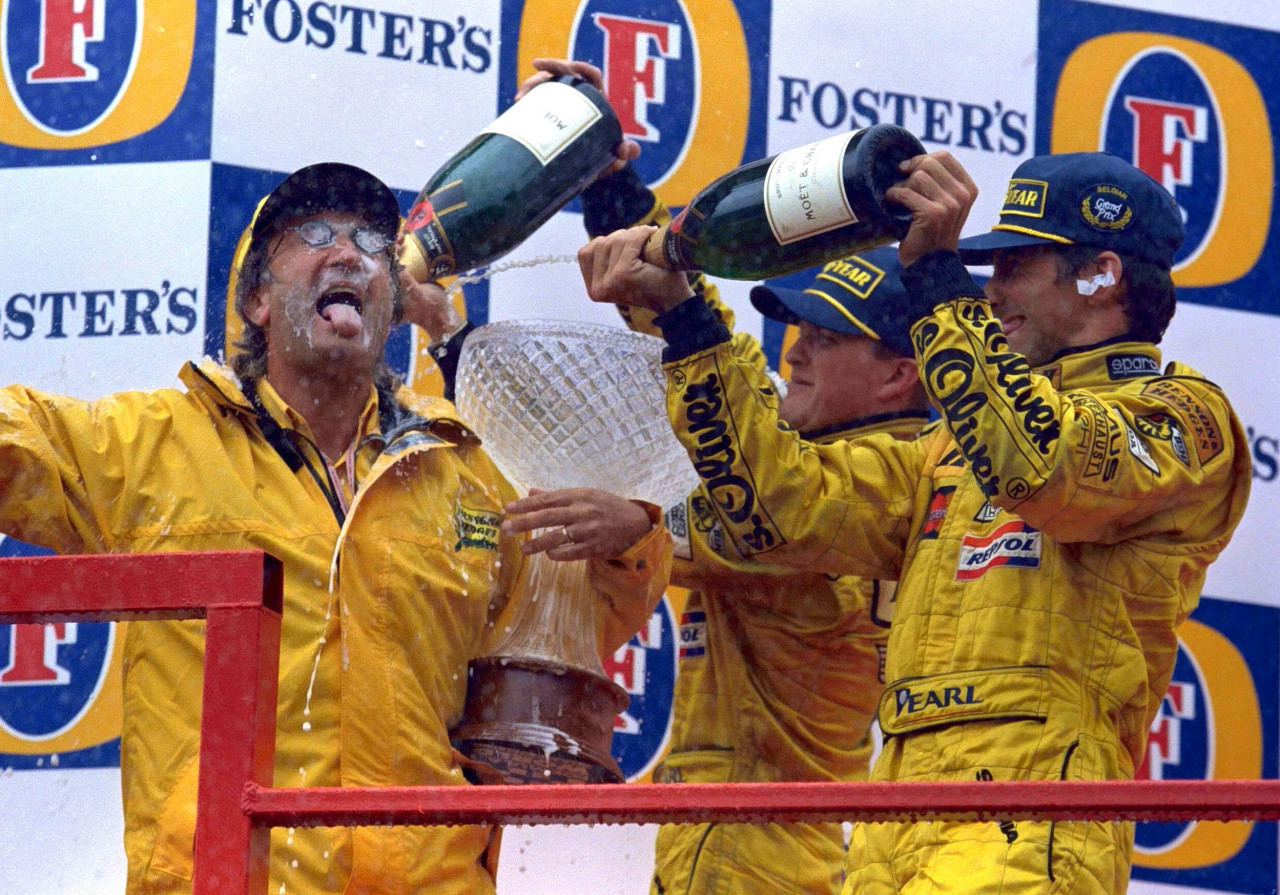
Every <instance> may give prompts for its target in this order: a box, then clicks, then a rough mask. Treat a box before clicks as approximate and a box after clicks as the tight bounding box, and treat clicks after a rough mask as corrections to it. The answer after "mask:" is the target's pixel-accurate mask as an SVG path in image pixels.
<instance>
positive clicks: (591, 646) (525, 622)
mask: <svg viewBox="0 0 1280 895" xmlns="http://www.w3.org/2000/svg"><path fill="white" fill-rule="evenodd" d="M587 577H588V576H587V563H586V561H584V560H578V561H576V562H557V561H555V560H552V559H548V558H547V557H546V555H545V554H541V553H539V554H535V555H533V556H531V557H529V558H528V559H527V560H525V564H524V569H523V571H522V573H521V580H520V588H519V589H520V591H522V592H523V593H526V594H529V595H530V597H529V599H528V600H527V601H526V602H525V604H524V605H523V606H522V607H520V610H519V614H518V615H516V616H515V618H513V619H512V620H511V623H510V625H509V626H508V627H509V628H510V630H508V631H506V632H504V633H503V635H502V637H501V639H500V640H499V641H498V642H497V644H496V646H494V648H493V649H492V650H490V653H491V654H492V655H494V656H506V657H518V658H521V659H542V660H545V661H547V662H549V663H552V664H556V665H567V666H569V667H571V668H578V669H581V670H582V671H585V672H588V673H590V674H593V675H595V676H597V677H601V678H604V677H606V676H605V673H604V665H602V664H601V662H600V655H599V652H598V651H597V647H596V600H597V597H596V595H595V593H594V592H593V591H592V590H591V586H590V584H589V583H588V580H587Z"/></svg>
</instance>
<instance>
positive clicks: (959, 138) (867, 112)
mask: <svg viewBox="0 0 1280 895" xmlns="http://www.w3.org/2000/svg"><path fill="white" fill-rule="evenodd" d="M778 90H779V94H780V96H779V102H778V109H779V111H778V118H777V120H778V121H790V122H795V121H802V120H806V119H811V120H813V121H816V122H817V123H818V124H820V125H821V126H823V127H825V128H828V129H830V130H851V129H853V128H859V127H870V126H871V125H873V124H881V123H892V124H896V125H898V126H899V127H905V128H906V129H907V130H909V131H911V132H912V133H913V134H915V135H916V136H918V137H919V138H920V139H921V140H922V141H923V142H925V143H933V144H936V145H938V146H954V147H956V148H959V149H976V150H978V151H980V152H993V153H997V154H999V155H1022V154H1023V153H1024V152H1025V151H1026V149H1027V122H1028V117H1029V116H1028V114H1027V113H1026V112H1024V111H1022V110H1019V109H1011V108H1007V107H1006V106H1005V105H1004V103H1003V102H1002V101H1000V100H994V101H992V102H991V103H989V104H987V103H975V102H967V101H965V100H960V99H954V98H949V97H937V96H923V95H921V94H915V93H900V92H898V91H896V90H873V89H872V88H870V87H858V88H854V89H848V88H846V87H843V86H841V85H840V84H836V83H833V82H831V81H819V82H817V83H814V82H813V81H810V80H809V79H808V78H799V77H792V76H790V75H779V76H778Z"/></svg>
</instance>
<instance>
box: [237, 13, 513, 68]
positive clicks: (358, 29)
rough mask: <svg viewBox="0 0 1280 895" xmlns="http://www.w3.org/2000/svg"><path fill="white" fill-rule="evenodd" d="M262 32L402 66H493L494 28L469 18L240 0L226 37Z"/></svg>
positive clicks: (285, 41)
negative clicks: (385, 60) (413, 63)
mask: <svg viewBox="0 0 1280 895" xmlns="http://www.w3.org/2000/svg"><path fill="white" fill-rule="evenodd" d="M256 28H261V29H262V30H263V31H265V32H266V33H267V35H268V36H269V37H270V38H271V39H272V40H274V41H276V42H277V43H282V44H291V43H293V42H294V41H298V40H301V41H302V42H303V44H304V45H305V46H308V47H315V48H316V49H318V50H341V51H342V52H344V53H355V54H357V55H361V56H376V57H379V58H382V59H394V60H396V61H398V62H416V63H418V64H420V65H433V66H438V67H440V68H452V69H459V70H461V71H472V72H482V71H488V69H489V66H490V65H491V64H492V63H493V51H492V46H493V30H492V29H491V28H487V27H484V26H482V25H476V24H472V23H468V22H467V18H466V16H458V17H457V18H456V19H430V18H427V17H426V16H413V15H405V14H404V13H398V12H386V11H384V10H380V9H372V8H368V7H364V6H351V5H348V4H346V3H343V4H341V5H339V4H336V3H322V2H319V0H315V2H310V3H306V2H299V0H234V2H233V3H232V4H231V24H230V25H229V26H228V27H227V32H226V33H227V34H238V35H242V36H245V35H248V34H249V33H250V32H251V30H253V29H256Z"/></svg>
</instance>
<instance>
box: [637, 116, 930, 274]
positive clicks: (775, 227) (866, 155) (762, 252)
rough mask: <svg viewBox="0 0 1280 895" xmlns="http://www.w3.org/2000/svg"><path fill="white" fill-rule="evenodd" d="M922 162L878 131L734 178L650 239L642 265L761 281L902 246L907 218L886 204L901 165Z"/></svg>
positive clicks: (760, 164)
mask: <svg viewBox="0 0 1280 895" xmlns="http://www.w3.org/2000/svg"><path fill="white" fill-rule="evenodd" d="M923 152H924V147H923V146H922V145H921V144H920V141H919V140H917V139H916V138H915V136H914V135H912V134H911V133H910V132H909V131H906V130H903V129H902V128H900V127H897V126H895V125H892V124H877V125H873V126H871V127H867V128H863V129H862V130H856V131H853V132H852V133H848V134H841V135H840V136H838V137H830V138H828V139H826V140H820V141H818V142H817V143H810V144H808V145H807V146H801V147H800V148H798V149H790V150H787V151H786V152H783V153H780V154H778V155H776V156H773V157H771V158H766V159H762V160H760V161H757V162H751V163H750V164H747V165H743V166H742V167H741V168H737V169H736V170H733V171H730V172H729V173H728V174H726V175H724V176H723V177H721V178H720V179H718V180H716V181H715V182H713V183H712V184H711V185H710V186H708V187H706V188H705V189H704V190H702V192H700V193H698V195H696V196H694V197H693V200H692V201H691V202H690V203H689V204H688V205H686V206H685V208H684V210H683V211H682V212H680V214H679V215H677V216H676V218H675V219H674V220H673V221H671V223H670V224H668V225H666V226H665V227H663V228H660V229H659V230H657V231H655V232H654V234H653V236H651V237H649V240H648V242H646V243H645V247H644V258H645V260H646V261H648V262H650V263H651V264H657V265H661V266H662V267H666V268H668V269H670V270H701V271H703V272H705V273H708V274H711V275H712V276H718V277H727V278H729V279H735V280H762V279H766V278H768V277H776V276H781V275H782V274H786V273H792V272H794V271H797V270H803V269H804V268H806V267H812V266H814V265H815V264H823V263H825V262H827V261H833V260H835V259H837V258H845V257H848V256H849V255H853V254H856V253H857V252H862V251H866V250H867V249H871V248H875V247H876V246H880V245H884V244H885V243H889V242H893V241H895V240H898V239H901V238H902V237H903V236H905V235H906V233H907V229H908V228H909V227H910V224H911V213H910V212H909V211H907V209H906V208H904V207H902V206H901V205H896V204H895V203H886V202H885V199H884V191H885V190H886V189H888V188H889V187H891V186H893V184H894V183H896V182H897V181H899V180H900V179H901V178H902V175H901V173H900V172H899V171H898V164H899V163H900V162H902V161H903V160H904V159H908V158H912V157H914V156H917V155H920V154H921V153H923Z"/></svg>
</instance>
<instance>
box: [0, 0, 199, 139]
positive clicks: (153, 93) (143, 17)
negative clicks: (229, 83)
mask: <svg viewBox="0 0 1280 895" xmlns="http://www.w3.org/2000/svg"><path fill="white" fill-rule="evenodd" d="M3 8H4V12H3V20H2V21H0V45H2V46H3V52H2V53H0V60H2V62H0V65H2V67H3V69H4V84H5V89H4V90H0V142H3V143H8V144H10V145H12V146H19V147H23V148H26V149H78V148H83V147H88V146H101V145H104V144H107V143H114V142H117V141H121V140H127V139H129V138H131V137H136V136H138V135H139V134H142V133H145V132H147V131H149V130H151V129H152V128H154V127H156V126H157V125H158V124H160V123H161V122H163V121H164V120H165V119H166V118H168V117H169V115H170V113H171V112H173V110H174V108H175V107H176V106H177V104H178V100H179V99H180V98H181V97H182V94H183V91H184V90H185V89H186V86H187V78H188V75H189V73H190V70H191V62H192V55H193V50H194V47H195V39H196V12H195V10H194V4H184V3H169V2H161V0H131V2H130V0H111V2H108V0H7V2H5V3H4V4H3Z"/></svg>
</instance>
